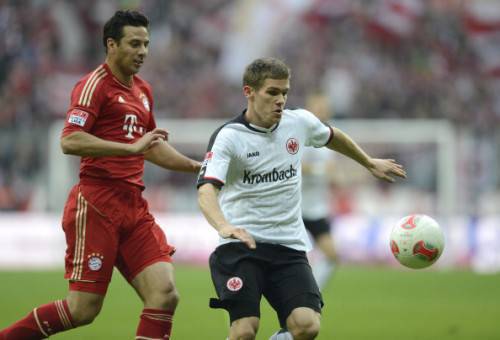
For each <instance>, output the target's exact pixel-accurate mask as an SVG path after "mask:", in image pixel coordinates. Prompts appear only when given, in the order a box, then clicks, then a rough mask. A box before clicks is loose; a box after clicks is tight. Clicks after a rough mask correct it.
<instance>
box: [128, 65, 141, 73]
mask: <svg viewBox="0 0 500 340" xmlns="http://www.w3.org/2000/svg"><path fill="white" fill-rule="evenodd" d="M141 66H142V64H139V63H132V65H130V71H131V72H132V73H134V74H135V73H137V72H139V70H140V69H141Z"/></svg>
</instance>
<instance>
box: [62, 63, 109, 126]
mask: <svg viewBox="0 0 500 340" xmlns="http://www.w3.org/2000/svg"><path fill="white" fill-rule="evenodd" d="M105 76H106V71H105V70H104V68H98V69H97V70H96V71H94V72H93V73H92V74H91V75H90V76H89V77H88V78H84V79H83V80H82V81H80V82H78V83H77V84H76V85H75V87H74V89H73V91H72V93H71V102H70V106H69V109H68V111H67V112H66V121H65V124H64V129H63V133H62V135H63V136H66V135H68V134H69V133H71V132H75V131H85V132H88V131H90V129H91V128H92V126H93V125H94V122H95V120H96V118H97V116H98V115H99V112H100V111H101V107H102V105H103V102H104V100H105V97H106V96H105V94H104V93H103V90H102V84H103V81H102V79H103V78H104V77H105Z"/></svg>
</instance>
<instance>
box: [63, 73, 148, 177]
mask: <svg viewBox="0 0 500 340" xmlns="http://www.w3.org/2000/svg"><path fill="white" fill-rule="evenodd" d="M155 127H156V123H155V119H154V116H153V97H152V91H151V87H150V85H149V84H148V83H147V82H145V81H144V80H142V79H141V78H139V77H137V76H134V79H133V85H132V86H131V87H129V86H126V85H124V84H122V83H121V82H120V81H119V80H118V79H116V78H115V77H114V76H113V74H112V73H111V70H110V69H109V67H108V65H106V64H102V65H100V66H99V67H98V68H97V69H95V70H94V71H93V72H91V73H89V74H88V75H86V76H85V77H83V78H82V79H81V80H80V81H79V82H78V83H77V84H76V85H75V87H74V89H73V92H72V93H71V104H70V107H69V109H68V112H67V114H66V123H65V126H64V129H63V133H62V135H63V136H66V135H68V134H70V133H72V132H75V131H85V132H88V133H90V134H92V135H94V136H96V137H99V138H101V139H104V140H108V141H113V142H119V143H129V144H131V143H134V142H136V141H137V139H139V138H141V137H142V136H143V135H144V134H145V133H146V132H148V131H151V130H153V129H154V128H155ZM143 173H144V156H143V155H132V156H107V157H82V160H81V163H80V178H82V179H84V178H98V179H104V180H109V179H112V180H120V181H124V182H127V183H131V184H134V185H138V186H140V187H144V182H143V180H142V176H143Z"/></svg>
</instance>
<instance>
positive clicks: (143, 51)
mask: <svg viewBox="0 0 500 340" xmlns="http://www.w3.org/2000/svg"><path fill="white" fill-rule="evenodd" d="M147 54H148V47H147V46H146V45H142V46H141V49H140V50H139V56H141V57H144V56H146V55H147Z"/></svg>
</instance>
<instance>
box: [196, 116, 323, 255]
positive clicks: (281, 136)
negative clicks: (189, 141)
mask: <svg viewBox="0 0 500 340" xmlns="http://www.w3.org/2000/svg"><path fill="white" fill-rule="evenodd" d="M332 137H333V130H332V129H331V128H330V127H329V126H327V125H325V124H323V123H322V122H321V121H319V120H318V119H317V118H316V117H315V116H314V115H313V114H312V113H311V112H309V111H306V110H303V109H297V110H288V109H287V110H284V111H283V115H282V117H281V121H280V122H279V123H278V124H276V125H275V126H273V127H271V128H270V129H264V128H261V127H257V126H254V125H251V124H249V123H248V122H247V121H246V120H245V117H244V113H243V114H241V115H240V116H238V117H236V118H235V119H233V120H232V121H229V122H228V123H226V124H225V125H223V126H222V127H220V128H219V129H218V130H217V131H215V132H214V134H213V135H212V138H211V139H210V142H209V146H208V152H207V155H206V156H205V160H204V163H203V166H202V169H201V171H200V175H199V177H198V187H199V186H201V185H203V184H204V183H212V184H214V185H216V186H217V187H219V188H221V192H220V195H219V202H220V205H221V208H222V211H223V213H224V216H225V218H226V219H227V220H228V222H229V223H231V224H232V225H234V226H238V227H243V228H245V229H246V230H247V231H248V232H249V233H250V234H251V235H252V236H253V237H254V238H255V240H256V241H257V242H266V243H273V244H280V245H283V246H287V247H290V248H293V249H296V250H301V251H308V250H310V249H311V243H310V241H309V238H308V235H307V232H306V230H305V227H304V224H303V222H302V218H301V158H302V154H303V152H304V149H305V147H307V146H313V147H322V146H324V145H326V144H327V143H328V142H329V141H330V139H331V138H332ZM228 242H239V240H235V239H222V238H221V239H220V244H224V243H228Z"/></svg>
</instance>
